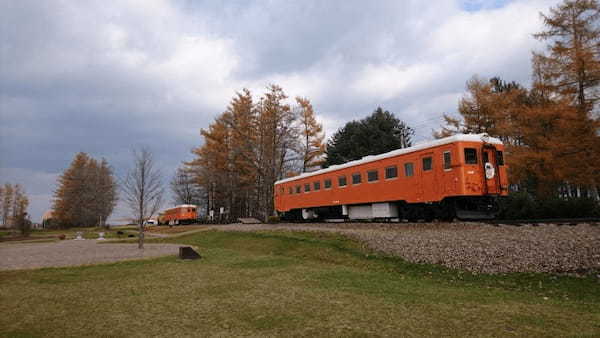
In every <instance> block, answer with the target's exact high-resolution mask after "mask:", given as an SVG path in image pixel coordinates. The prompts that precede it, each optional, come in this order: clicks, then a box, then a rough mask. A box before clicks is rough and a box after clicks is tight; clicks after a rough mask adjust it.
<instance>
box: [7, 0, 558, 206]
mask: <svg viewBox="0 0 600 338" xmlns="http://www.w3.org/2000/svg"><path fill="white" fill-rule="evenodd" d="M555 3H556V1H544V0H532V1H519V0H515V1H492V2H484V1H479V0H477V1H472V0H466V1H458V0H457V1H453V0H448V1H436V2H435V3H430V2H422V1H391V0H390V1H376V2H364V1H359V0H351V1H316V0H315V1H296V2H290V1H285V2H268V1H244V2H197V1H191V2H188V1H178V0H173V1H166V0H156V1H134V0H131V1H126V0H123V1H118V2H106V1H99V0H98V1H83V2H79V1H73V2H52V3H50V2H39V1H33V0H31V1H5V2H1V3H0V62H1V66H2V67H0V122H1V123H0V154H2V156H0V175H1V177H2V180H3V181H10V182H13V183H17V182H20V183H22V184H23V185H25V188H26V189H27V190H28V191H31V193H32V194H35V196H36V197H35V199H36V200H39V201H41V200H43V199H47V200H49V199H50V196H51V195H52V190H53V189H54V185H53V183H54V182H49V181H48V180H42V179H41V178H40V177H46V178H48V177H56V175H58V174H59V173H60V172H62V170H64V169H65V168H66V167H67V166H68V165H69V163H70V161H71V160H72V158H73V156H74V155H75V153H77V152H79V151H84V152H88V153H89V154H90V155H92V156H94V157H97V158H100V157H105V158H107V159H108V161H109V162H110V163H111V164H112V165H113V166H114V167H115V171H116V172H117V173H118V174H120V175H122V174H123V173H124V171H125V170H126V168H127V167H128V165H129V161H130V160H131V156H130V148H131V147H132V146H136V145H147V146H149V147H150V148H151V149H152V150H153V151H154V152H155V155H156V159H157V161H158V162H159V165H160V166H161V167H162V168H163V170H164V172H165V174H166V175H165V176H166V177H165V178H166V179H167V178H168V176H170V175H171V173H172V172H173V171H174V169H175V167H177V165H178V164H179V163H180V162H181V161H182V160H189V159H190V156H191V155H190V153H189V150H190V149H191V148H192V147H194V146H198V145H199V144H200V143H201V138H200V137H199V129H200V128H205V127H207V126H208V124H209V123H210V122H211V121H212V120H213V118H214V117H215V116H216V115H217V114H219V113H220V112H222V111H223V110H224V109H225V108H226V106H227V104H228V101H229V99H230V98H231V97H232V96H233V95H234V94H235V92H236V91H239V90H241V89H242V88H244V87H246V88H250V89H251V90H252V91H253V92H254V93H255V95H260V94H261V93H263V92H264V90H265V87H266V86H267V85H269V84H271V83H275V84H279V85H281V86H282V87H283V88H284V90H285V91H286V93H287V94H288V95H289V96H290V102H292V100H293V98H294V97H295V96H303V97H308V98H309V99H311V100H312V103H313V105H314V107H315V109H316V111H317V112H318V113H319V115H320V116H319V120H320V121H322V122H323V123H324V128H325V130H326V131H327V133H328V135H329V136H331V135H332V134H333V132H335V130H337V128H339V127H341V126H342V125H343V124H344V123H345V122H347V121H349V120H352V119H359V118H362V117H364V116H366V115H367V114H369V113H370V112H372V111H373V110H374V109H375V108H376V107H377V106H382V107H383V108H385V109H387V110H390V111H392V112H394V113H396V114H397V115H398V116H399V117H400V118H402V119H404V120H405V121H406V122H407V123H408V124H409V125H411V124H412V125H414V126H415V127H418V128H416V129H418V130H417V132H418V135H419V136H418V137H419V138H421V139H425V138H427V137H428V136H429V135H430V131H431V128H433V127H435V126H437V125H439V123H440V115H441V113H442V112H453V111H454V110H455V109H456V103H457V100H458V99H459V98H460V95H461V93H462V92H463V90H464V83H465V81H466V80H467V79H468V78H470V77H471V76H472V75H473V74H480V75H481V76H496V75H499V76H501V77H503V78H504V79H506V80H516V81H519V82H521V83H524V84H527V83H528V82H529V76H530V74H529V69H530V68H529V58H530V51H531V50H532V49H541V48H542V46H541V45H540V44H539V43H538V42H536V41H535V40H534V39H533V38H532V37H531V34H532V33H534V32H536V31H539V30H540V27H541V26H540V25H541V23H540V20H539V16H538V13H539V12H540V11H546V10H547V9H548V8H549V7H550V6H551V5H554V4H555ZM11 168H20V169H18V170H17V171H15V169H11ZM19 171H23V172H27V173H29V174H28V175H19V174H18V173H19ZM44 175H49V176H44ZM36 203H37V202H36ZM42 204H44V203H42V202H40V203H37V204H36V205H39V207H35V208H36V210H38V209H40V210H41V209H43V208H45V206H47V205H49V202H48V203H46V204H44V206H42ZM37 213H38V211H35V212H34V213H33V214H34V216H36V217H37V216H38V215H37ZM39 216H40V217H41V213H40V214H39Z"/></svg>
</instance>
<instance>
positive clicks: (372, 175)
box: [367, 170, 379, 182]
mask: <svg viewBox="0 0 600 338" xmlns="http://www.w3.org/2000/svg"><path fill="white" fill-rule="evenodd" d="M377 180H379V172H378V171H377V170H369V171H367V181H369V182H374V181H377Z"/></svg>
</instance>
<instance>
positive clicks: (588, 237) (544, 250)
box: [215, 222, 600, 273]
mask: <svg viewBox="0 0 600 338" xmlns="http://www.w3.org/2000/svg"><path fill="white" fill-rule="evenodd" d="M215 228H216V229H222V230H236V231H258V230H292V231H322V232H335V233H340V234H343V235H346V236H349V237H351V238H355V239H357V240H359V241H361V242H363V243H365V244H366V245H367V246H368V247H369V248H370V249H372V250H374V251H378V252H382V253H385V254H389V255H393V256H399V257H402V258H404V259H406V260H407V261H410V262H413V263H431V264H441V265H444V266H446V267H449V268H455V269H460V270H466V271H471V272H477V273H509V272H549V273H584V272H587V271H600V226H598V225H590V224H580V225H577V226H557V225H550V224H545V225H539V226H520V227H515V226H491V225H487V224H482V223H475V222H469V223H429V224H410V223H399V224H398V223H396V224H394V223H383V224H382V223H319V224H306V225H298V224H277V225H266V224H264V225H263V224H261V225H247V224H234V225H228V226H218V227H215Z"/></svg>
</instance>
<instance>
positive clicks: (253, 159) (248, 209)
mask: <svg viewBox="0 0 600 338" xmlns="http://www.w3.org/2000/svg"><path fill="white" fill-rule="evenodd" d="M224 117H225V122H226V123H227V124H228V126H229V128H230V131H231V147H230V150H231V155H230V161H231V169H232V176H231V181H232V182H234V186H235V187H236V188H235V189H234V191H233V193H232V195H231V207H230V209H231V210H230V211H231V217H233V218H237V217H241V216H254V213H255V212H256V209H257V205H256V203H257V197H256V194H255V190H256V184H257V179H258V177H259V175H260V172H259V170H260V166H259V160H258V157H257V152H256V145H257V140H258V138H257V135H256V126H257V111H256V109H255V105H254V102H253V99H252V94H251V93H250V91H249V90H248V89H244V90H242V92H241V93H236V95H235V96H234V98H233V99H232V100H231V102H230V104H229V106H228V107H227V111H226V112H225V114H224Z"/></svg>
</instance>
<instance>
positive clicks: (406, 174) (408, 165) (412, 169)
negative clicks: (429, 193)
mask: <svg viewBox="0 0 600 338" xmlns="http://www.w3.org/2000/svg"><path fill="white" fill-rule="evenodd" d="M408 168H410V175H409V172H408V170H407V169H408ZM414 176H415V164H414V162H404V177H414Z"/></svg>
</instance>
